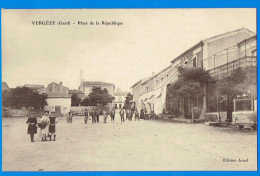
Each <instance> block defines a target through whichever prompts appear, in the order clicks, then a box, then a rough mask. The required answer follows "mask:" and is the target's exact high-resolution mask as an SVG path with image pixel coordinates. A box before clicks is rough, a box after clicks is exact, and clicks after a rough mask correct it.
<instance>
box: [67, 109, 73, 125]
mask: <svg viewBox="0 0 260 176" xmlns="http://www.w3.org/2000/svg"><path fill="white" fill-rule="evenodd" d="M72 118H73V112H72V110H70V111H69V117H68V120H67V123H72Z"/></svg>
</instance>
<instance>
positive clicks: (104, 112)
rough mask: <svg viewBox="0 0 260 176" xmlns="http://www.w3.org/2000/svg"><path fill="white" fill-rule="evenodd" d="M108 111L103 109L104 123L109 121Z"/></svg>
mask: <svg viewBox="0 0 260 176" xmlns="http://www.w3.org/2000/svg"><path fill="white" fill-rule="evenodd" d="M107 116H108V115H107V111H103V117H104V123H107Z"/></svg>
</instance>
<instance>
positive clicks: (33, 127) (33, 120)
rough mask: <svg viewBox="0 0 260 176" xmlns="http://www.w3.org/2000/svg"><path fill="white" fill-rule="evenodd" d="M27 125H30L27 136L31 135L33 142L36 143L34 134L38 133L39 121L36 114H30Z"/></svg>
mask: <svg viewBox="0 0 260 176" xmlns="http://www.w3.org/2000/svg"><path fill="white" fill-rule="evenodd" d="M26 123H27V124H28V130H27V134H30V138H31V142H35V141H34V134H36V133H37V119H36V117H35V115H34V112H31V113H30V116H29V117H28V120H27V122H26Z"/></svg>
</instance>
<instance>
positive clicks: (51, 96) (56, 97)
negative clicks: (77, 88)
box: [44, 92, 71, 116]
mask: <svg viewBox="0 0 260 176" xmlns="http://www.w3.org/2000/svg"><path fill="white" fill-rule="evenodd" d="M46 101H47V104H48V105H47V106H45V108H44V109H45V110H48V111H50V112H51V111H54V112H55V114H56V115H58V116H59V115H62V114H67V113H68V112H69V111H70V108H71V95H69V94H66V93H54V92H48V93H47V99H46Z"/></svg>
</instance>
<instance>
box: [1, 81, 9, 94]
mask: <svg viewBox="0 0 260 176" xmlns="http://www.w3.org/2000/svg"><path fill="white" fill-rule="evenodd" d="M9 90H10V88H9V86H8V84H7V83H6V82H2V92H8V91H9Z"/></svg>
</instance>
